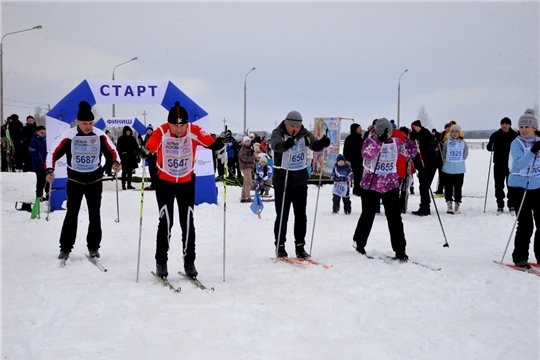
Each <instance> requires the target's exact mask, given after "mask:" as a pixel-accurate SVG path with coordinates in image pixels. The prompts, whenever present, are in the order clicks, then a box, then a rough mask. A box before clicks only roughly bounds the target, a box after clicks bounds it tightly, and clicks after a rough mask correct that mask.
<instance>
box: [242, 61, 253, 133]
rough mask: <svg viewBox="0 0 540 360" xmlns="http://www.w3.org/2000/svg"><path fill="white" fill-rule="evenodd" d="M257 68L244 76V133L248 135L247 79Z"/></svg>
mask: <svg viewBox="0 0 540 360" xmlns="http://www.w3.org/2000/svg"><path fill="white" fill-rule="evenodd" d="M253 70H255V67H253V69H251V70H249V72H248V73H247V74H246V76H245V77H244V135H246V81H247V77H248V75H249V74H250V73H251V72H252V71H253Z"/></svg>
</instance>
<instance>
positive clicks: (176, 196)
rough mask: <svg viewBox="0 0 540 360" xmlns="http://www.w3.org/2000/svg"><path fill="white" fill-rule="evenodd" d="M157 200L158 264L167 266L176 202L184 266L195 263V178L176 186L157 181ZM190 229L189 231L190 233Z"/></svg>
mask: <svg viewBox="0 0 540 360" xmlns="http://www.w3.org/2000/svg"><path fill="white" fill-rule="evenodd" d="M155 185H156V200H157V204H158V210H159V224H158V230H157V237H156V263H158V264H166V263H167V260H168V252H169V244H170V239H171V230H172V227H173V223H174V201H175V200H176V203H177V205H178V213H179V217H180V228H181V229H182V245H183V250H182V254H183V258H184V264H191V263H193V262H195V225H194V224H193V209H194V205H195V176H193V178H192V179H191V181H189V182H187V183H182V184H176V183H172V182H168V181H165V180H161V179H159V178H158V179H157V182H156V184H155ZM188 229H189V231H188Z"/></svg>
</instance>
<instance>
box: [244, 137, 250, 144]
mask: <svg viewBox="0 0 540 360" xmlns="http://www.w3.org/2000/svg"><path fill="white" fill-rule="evenodd" d="M246 141H249V142H251V139H250V138H249V136H244V138H243V139H242V143H245V142H246Z"/></svg>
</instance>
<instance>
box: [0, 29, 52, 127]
mask: <svg viewBox="0 0 540 360" xmlns="http://www.w3.org/2000/svg"><path fill="white" fill-rule="evenodd" d="M41 29H43V26H41V25H38V26H34V27H33V28H30V29H24V30H19V31H14V32H10V33H7V34H5V35H4V36H2V39H1V40H0V122H3V121H4V59H3V57H4V51H3V49H2V43H3V42H4V38H5V37H6V36H8V35H13V34H18V33H22V32H25V31H31V30H41Z"/></svg>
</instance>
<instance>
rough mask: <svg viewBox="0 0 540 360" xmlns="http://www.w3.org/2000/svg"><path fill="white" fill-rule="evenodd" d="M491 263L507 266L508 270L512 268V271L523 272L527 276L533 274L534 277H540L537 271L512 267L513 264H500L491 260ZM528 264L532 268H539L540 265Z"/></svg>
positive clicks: (539, 272)
mask: <svg viewBox="0 0 540 360" xmlns="http://www.w3.org/2000/svg"><path fill="white" fill-rule="evenodd" d="M493 262H494V263H495V264H499V265H504V266H508V267H509V268H512V269H514V270H518V271H523V272H526V273H529V274H534V275H536V276H540V271H538V270H534V269H524V268H522V267H520V266H516V265H514V264H505V263H500V262H499V261H495V260H493ZM530 264H531V266H533V267H540V265H539V264H536V263H530Z"/></svg>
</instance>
